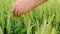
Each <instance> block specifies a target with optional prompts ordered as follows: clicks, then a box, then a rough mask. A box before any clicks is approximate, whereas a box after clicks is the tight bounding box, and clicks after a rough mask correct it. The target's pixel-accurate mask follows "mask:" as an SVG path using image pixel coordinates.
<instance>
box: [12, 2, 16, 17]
mask: <svg viewBox="0 0 60 34" xmlns="http://www.w3.org/2000/svg"><path fill="white" fill-rule="evenodd" d="M15 10H16V3H13V5H12V14H13V16H15Z"/></svg>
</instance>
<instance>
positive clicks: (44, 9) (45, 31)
mask: <svg viewBox="0 0 60 34" xmlns="http://www.w3.org/2000/svg"><path fill="white" fill-rule="evenodd" d="M14 1H15V0H0V34H60V0H48V1H47V2H45V3H43V4H42V5H40V6H38V7H36V8H34V9H33V10H31V12H29V13H26V14H23V15H22V16H21V17H20V18H17V17H14V16H13V15H12V12H11V5H12V3H13V2H14Z"/></svg>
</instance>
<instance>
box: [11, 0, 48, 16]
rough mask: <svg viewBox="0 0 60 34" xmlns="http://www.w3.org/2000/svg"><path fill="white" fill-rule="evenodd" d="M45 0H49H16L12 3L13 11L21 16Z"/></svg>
mask: <svg viewBox="0 0 60 34" xmlns="http://www.w3.org/2000/svg"><path fill="white" fill-rule="evenodd" d="M45 1H47V0H16V1H15V2H14V3H13V4H12V13H13V15H14V16H16V17H20V16H21V15H22V14H25V13H27V12H29V11H30V10H32V9H33V8H35V7H37V6H38V5H40V4H42V3H44V2H45Z"/></svg>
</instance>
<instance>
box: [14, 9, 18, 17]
mask: <svg viewBox="0 0 60 34" xmlns="http://www.w3.org/2000/svg"><path fill="white" fill-rule="evenodd" d="M15 16H16V17H17V16H18V11H17V9H16V10H15Z"/></svg>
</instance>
